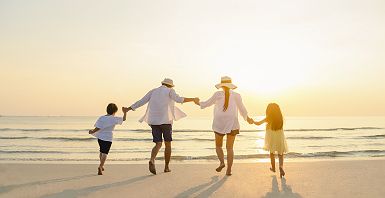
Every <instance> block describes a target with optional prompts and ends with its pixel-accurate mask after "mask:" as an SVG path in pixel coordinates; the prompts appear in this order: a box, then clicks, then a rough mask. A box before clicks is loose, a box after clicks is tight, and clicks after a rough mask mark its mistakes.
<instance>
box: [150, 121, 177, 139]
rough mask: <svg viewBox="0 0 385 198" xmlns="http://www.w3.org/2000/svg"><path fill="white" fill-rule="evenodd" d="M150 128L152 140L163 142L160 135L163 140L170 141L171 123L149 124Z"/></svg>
mask: <svg viewBox="0 0 385 198" xmlns="http://www.w3.org/2000/svg"><path fill="white" fill-rule="evenodd" d="M150 126H151V128H152V141H153V142H163V139H162V136H163V138H164V141H165V142H171V141H172V125H171V124H162V125H150Z"/></svg>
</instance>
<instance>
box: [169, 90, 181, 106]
mask: <svg viewBox="0 0 385 198" xmlns="http://www.w3.org/2000/svg"><path fill="white" fill-rule="evenodd" d="M170 98H171V99H172V100H174V101H175V102H177V103H183V101H184V97H180V96H179V95H178V94H176V92H175V90H174V89H171V91H170Z"/></svg>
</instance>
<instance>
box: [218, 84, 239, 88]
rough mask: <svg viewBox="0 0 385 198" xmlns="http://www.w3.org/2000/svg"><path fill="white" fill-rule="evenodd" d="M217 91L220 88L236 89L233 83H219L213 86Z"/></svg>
mask: <svg viewBox="0 0 385 198" xmlns="http://www.w3.org/2000/svg"><path fill="white" fill-rule="evenodd" d="M215 87H216V88H217V89H220V88H221V87H227V88H229V89H236V88H237V86H235V85H234V84H233V83H219V84H217V85H215Z"/></svg>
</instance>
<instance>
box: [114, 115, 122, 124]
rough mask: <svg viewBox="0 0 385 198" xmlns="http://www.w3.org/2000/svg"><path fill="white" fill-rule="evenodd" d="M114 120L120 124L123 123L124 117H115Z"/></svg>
mask: <svg viewBox="0 0 385 198" xmlns="http://www.w3.org/2000/svg"><path fill="white" fill-rule="evenodd" d="M114 121H115V123H114V124H119V125H122V124H123V118H122V117H114Z"/></svg>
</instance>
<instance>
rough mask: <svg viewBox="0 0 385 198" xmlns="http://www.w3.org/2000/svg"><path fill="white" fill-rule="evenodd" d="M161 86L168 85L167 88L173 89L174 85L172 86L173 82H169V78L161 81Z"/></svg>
mask: <svg viewBox="0 0 385 198" xmlns="http://www.w3.org/2000/svg"><path fill="white" fill-rule="evenodd" d="M162 84H166V85H169V86H171V87H174V86H175V85H174V82H173V81H172V80H171V79H169V78H165V79H164V80H163V81H162Z"/></svg>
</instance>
